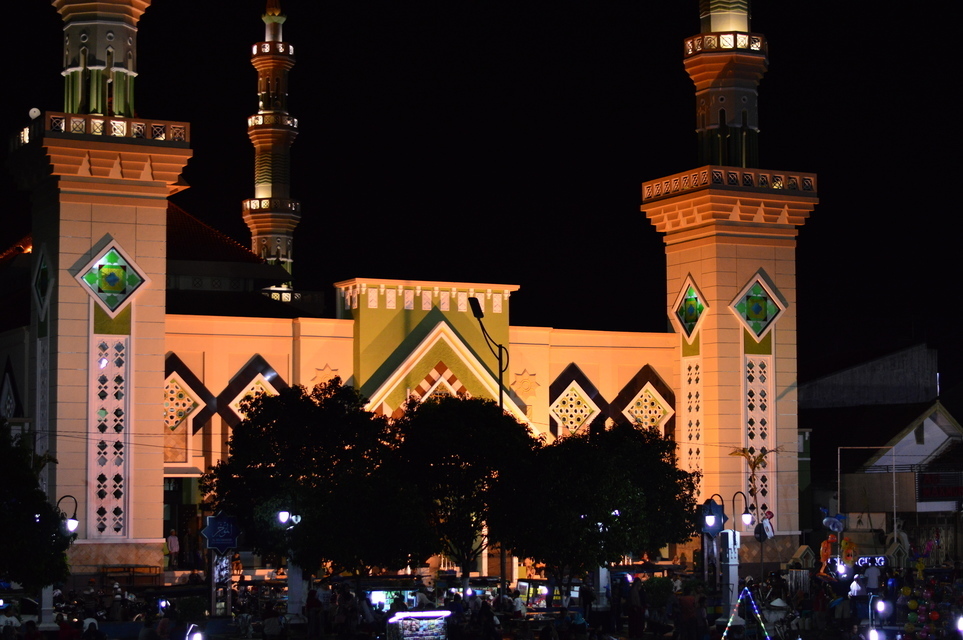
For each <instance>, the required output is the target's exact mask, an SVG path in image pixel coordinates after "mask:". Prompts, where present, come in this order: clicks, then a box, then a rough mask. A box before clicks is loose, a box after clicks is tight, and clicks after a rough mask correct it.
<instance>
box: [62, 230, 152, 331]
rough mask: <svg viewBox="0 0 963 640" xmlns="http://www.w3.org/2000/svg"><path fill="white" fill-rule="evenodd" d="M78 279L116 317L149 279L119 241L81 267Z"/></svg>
mask: <svg viewBox="0 0 963 640" xmlns="http://www.w3.org/2000/svg"><path fill="white" fill-rule="evenodd" d="M77 281H78V282H80V283H81V284H82V285H84V287H86V289H87V291H88V292H89V293H90V294H91V295H92V296H93V297H94V299H95V300H96V301H97V303H98V304H100V306H101V307H103V309H104V311H106V312H107V313H108V314H109V315H110V316H111V317H113V316H115V315H117V312H119V311H120V310H121V309H122V308H123V307H124V305H125V304H126V303H127V302H128V301H129V300H130V299H131V296H133V295H134V293H135V292H136V291H137V290H138V289H140V287H141V286H143V285H144V284H145V283H147V282H149V279H148V278H147V276H145V275H144V273H143V272H142V271H141V270H140V269H139V268H138V267H137V265H136V264H134V262H133V261H132V260H131V259H130V258H128V257H127V255H126V254H125V253H124V252H123V250H122V249H121V248H120V247H119V246H118V245H116V244H111V245H109V246H108V247H107V248H106V249H105V250H104V251H103V252H101V253H100V254H99V255H98V257H96V258H95V259H94V260H92V261H91V262H90V263H88V264H87V266H86V267H84V268H83V269H81V270H80V273H79V274H78V275H77Z"/></svg>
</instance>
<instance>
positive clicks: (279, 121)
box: [247, 113, 298, 129]
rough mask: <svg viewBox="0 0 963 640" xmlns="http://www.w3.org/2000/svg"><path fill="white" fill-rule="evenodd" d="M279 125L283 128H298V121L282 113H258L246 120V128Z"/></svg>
mask: <svg viewBox="0 0 963 640" xmlns="http://www.w3.org/2000/svg"><path fill="white" fill-rule="evenodd" d="M274 125H281V126H284V127H291V128H292V129H297V128H298V119H297V118H292V117H291V116H289V115H286V114H282V113H259V114H257V115H254V116H251V117H250V118H248V119H247V126H248V128H250V127H269V126H274Z"/></svg>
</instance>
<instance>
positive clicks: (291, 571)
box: [278, 510, 304, 615]
mask: <svg viewBox="0 0 963 640" xmlns="http://www.w3.org/2000/svg"><path fill="white" fill-rule="evenodd" d="M300 522H301V516H300V514H298V513H295V512H294V511H286V510H284V511H278V523H279V524H280V525H281V526H282V527H284V531H285V538H286V539H287V541H288V543H289V544H288V575H287V580H288V613H290V614H293V615H301V602H302V601H303V600H304V581H303V580H302V579H301V567H299V566H298V565H297V564H295V563H294V562H293V560H292V558H291V556H292V555H293V552H292V551H291V548H290V540H291V530H292V529H294V527H296V526H298V524H299V523H300Z"/></svg>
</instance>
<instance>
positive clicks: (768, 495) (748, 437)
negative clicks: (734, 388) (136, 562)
mask: <svg viewBox="0 0 963 640" xmlns="http://www.w3.org/2000/svg"><path fill="white" fill-rule="evenodd" d="M772 361H773V359H772V356H769V355H756V354H746V355H745V360H744V369H743V407H742V413H743V420H744V429H745V431H744V435H743V446H744V447H745V450H746V452H747V453H748V454H749V455H750V456H753V457H756V456H760V455H762V456H763V457H762V458H761V462H760V464H759V466H758V467H757V469H756V485H755V490H753V488H752V487H751V486H750V483H749V472H748V471H747V472H746V493H747V494H748V495H749V500H750V502H751V504H750V505H749V509H750V511H753V513H756V512H757V510H758V512H759V513H764V512H766V511H768V510H769V508H770V507H769V505H770V504H771V503H772V500H773V496H774V495H775V494H774V493H773V492H774V491H775V484H776V456H775V455H772V454H771V453H770V455H765V454H766V452H772V451H773V450H775V449H776V438H775V427H776V424H775V406H774V404H775V398H774V397H773V371H772Z"/></svg>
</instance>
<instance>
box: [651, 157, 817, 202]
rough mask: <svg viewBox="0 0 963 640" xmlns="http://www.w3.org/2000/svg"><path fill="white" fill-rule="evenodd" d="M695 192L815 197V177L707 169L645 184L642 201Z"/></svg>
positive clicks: (761, 170) (739, 169) (772, 172)
mask: <svg viewBox="0 0 963 640" xmlns="http://www.w3.org/2000/svg"><path fill="white" fill-rule="evenodd" d="M696 189H726V190H733V191H755V192H759V191H763V192H765V191H770V192H778V191H795V192H802V193H805V194H806V195H809V196H812V197H814V198H815V197H816V174H815V173H801V172H798V171H792V172H789V171H768V170H765V169H743V168H740V167H717V166H711V165H709V166H705V167H699V168H698V169H693V170H691V171H686V172H683V173H677V174H675V175H672V176H668V177H665V178H660V179H659V180H652V181H650V182H644V183H643V184H642V201H643V202H647V201H650V200H658V199H659V198H666V197H668V196H672V195H676V194H678V193H683V192H685V191H693V190H696Z"/></svg>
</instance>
